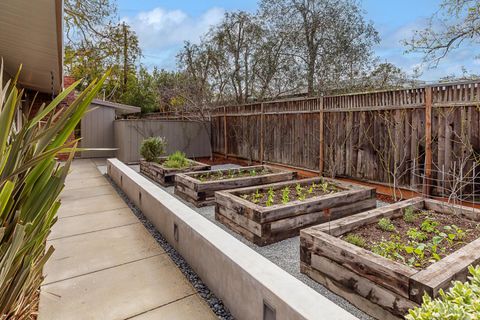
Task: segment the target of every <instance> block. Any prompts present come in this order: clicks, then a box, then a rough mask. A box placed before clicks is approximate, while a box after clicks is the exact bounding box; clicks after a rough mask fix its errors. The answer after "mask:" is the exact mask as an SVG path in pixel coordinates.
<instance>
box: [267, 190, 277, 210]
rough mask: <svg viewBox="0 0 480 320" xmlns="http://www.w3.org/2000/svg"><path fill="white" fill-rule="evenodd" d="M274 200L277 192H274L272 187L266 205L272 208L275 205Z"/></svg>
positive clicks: (268, 192)
mask: <svg viewBox="0 0 480 320" xmlns="http://www.w3.org/2000/svg"><path fill="white" fill-rule="evenodd" d="M274 199H275V191H273V188H272V187H270V188H269V189H268V191H267V202H266V203H265V205H266V206H267V207H270V206H272V205H273V203H274Z"/></svg>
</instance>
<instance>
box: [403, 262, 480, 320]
mask: <svg viewBox="0 0 480 320" xmlns="http://www.w3.org/2000/svg"><path fill="white" fill-rule="evenodd" d="M468 270H469V271H470V274H471V276H470V277H468V279H469V282H465V283H463V282H460V281H455V282H453V287H451V288H450V289H448V291H447V292H444V291H443V290H440V296H439V297H438V298H435V299H432V298H431V297H430V296H429V295H427V294H425V295H424V296H423V303H422V305H421V306H420V307H416V308H413V309H411V310H409V311H408V315H406V316H405V319H407V320H443V319H448V320H450V319H451V320H454V319H455V320H456V319H458V320H463V319H465V320H470V319H471V320H474V319H479V313H480V266H477V267H476V268H474V267H472V266H470V267H469V268H468Z"/></svg>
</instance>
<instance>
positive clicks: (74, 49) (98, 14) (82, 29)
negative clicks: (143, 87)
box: [65, 0, 141, 102]
mask: <svg viewBox="0 0 480 320" xmlns="http://www.w3.org/2000/svg"><path fill="white" fill-rule="evenodd" d="M65 25H66V38H67V44H66V47H65V68H66V71H67V73H68V74H70V75H72V76H74V77H75V78H77V79H79V78H84V79H85V84H86V83H88V82H89V81H91V79H94V78H96V77H98V76H99V75H101V74H103V73H105V71H106V70H108V69H111V70H112V73H111V75H110V77H109V79H108V80H107V81H106V82H105V85H104V88H103V94H104V96H105V98H108V99H110V100H114V101H120V102H124V101H123V100H124V98H123V96H124V95H129V94H128V93H127V92H126V91H127V90H128V89H129V88H132V86H129V85H128V81H129V80H130V79H132V78H134V77H135V76H136V69H137V64H138V61H139V58H140V56H141V50H140V46H139V42H138V38H137V35H136V34H135V32H134V31H133V30H132V29H131V27H130V26H129V25H127V24H126V23H125V22H122V23H120V22H119V21H118V16H117V7H116V2H115V1H112V0H66V1H65ZM133 81H134V82H135V83H136V81H135V80H133ZM125 99H126V98H125Z"/></svg>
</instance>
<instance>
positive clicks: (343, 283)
mask: <svg viewBox="0 0 480 320" xmlns="http://www.w3.org/2000/svg"><path fill="white" fill-rule="evenodd" d="M478 221H480V211H479V210H474V209H472V208H467V207H462V206H453V205H449V204H446V203H443V202H440V201H436V200H430V199H423V198H415V199H411V200H406V201H402V202H398V203H395V204H391V205H387V206H385V207H380V208H377V209H374V210H370V211H367V212H363V213H359V214H356V215H353V216H350V217H345V218H342V219H339V220H336V221H332V222H331V223H330V224H327V223H324V224H321V225H318V226H313V227H310V228H307V229H304V230H302V231H301V232H300V260H301V263H300V268H301V272H302V273H305V274H307V275H308V276H309V277H311V278H312V279H314V280H316V281H318V282H320V283H321V284H323V285H324V286H326V287H327V288H328V289H330V290H331V291H333V292H335V293H336V294H338V295H340V296H343V297H344V298H345V299H346V300H348V301H350V302H351V303H352V304H354V305H355V306H357V307H358V308H359V309H361V310H363V311H364V312H366V313H368V314H370V315H371V316H373V317H375V318H377V319H397V318H402V319H403V316H404V315H406V314H407V312H408V309H410V308H412V307H415V306H417V305H418V304H420V303H421V302H422V297H423V295H424V293H427V294H429V295H430V296H432V297H436V296H437V295H438V293H439V290H440V289H446V288H448V287H449V286H450V283H451V281H452V280H461V281H465V280H466V277H467V273H468V270H467V268H468V266H469V265H471V264H477V263H479V262H480V239H478V238H477V237H478V236H479V235H480V230H479V228H478ZM392 226H393V227H392Z"/></svg>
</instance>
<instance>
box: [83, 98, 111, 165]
mask: <svg viewBox="0 0 480 320" xmlns="http://www.w3.org/2000/svg"><path fill="white" fill-rule="evenodd" d="M89 108H90V110H91V109H93V108H96V109H95V110H91V111H90V112H88V113H87V114H86V115H85V116H84V117H83V119H82V121H81V124H80V128H81V129H80V130H81V136H82V140H81V142H80V145H81V147H82V148H115V141H114V138H113V121H114V120H115V109H113V108H106V107H101V106H97V105H92V106H91V107H89ZM114 156H115V150H105V151H95V150H92V151H83V152H81V157H82V158H98V157H101V158H110V157H114Z"/></svg>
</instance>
